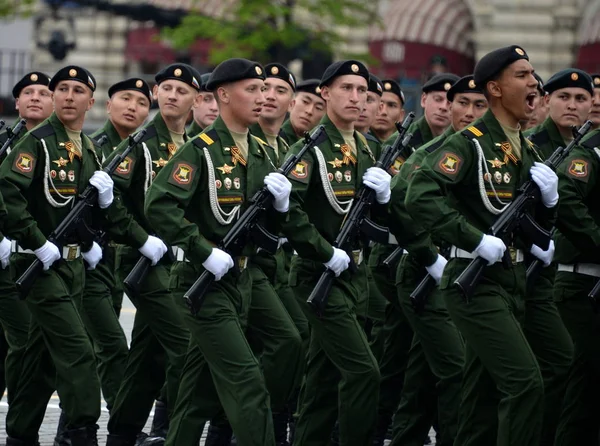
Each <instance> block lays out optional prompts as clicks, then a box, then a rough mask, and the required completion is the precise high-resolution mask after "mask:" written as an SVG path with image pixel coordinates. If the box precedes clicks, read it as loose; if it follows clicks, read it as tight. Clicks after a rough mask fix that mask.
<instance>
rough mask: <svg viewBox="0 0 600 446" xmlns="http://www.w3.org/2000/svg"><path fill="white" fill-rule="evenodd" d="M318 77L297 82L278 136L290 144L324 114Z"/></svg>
mask: <svg viewBox="0 0 600 446" xmlns="http://www.w3.org/2000/svg"><path fill="white" fill-rule="evenodd" d="M319 83H320V80H319V79H307V80H305V81H302V82H298V85H297V86H296V94H295V97H294V100H293V101H292V104H291V109H290V117H289V118H288V120H287V121H285V122H284V123H283V125H282V126H281V132H280V136H281V137H282V138H283V139H285V141H286V142H287V143H288V144H289V145H290V146H291V145H292V144H294V143H295V142H296V141H298V140H299V139H300V138H302V137H303V136H304V132H308V131H310V130H312V129H313V128H315V127H316V126H317V124H318V123H319V121H321V118H322V117H323V115H324V114H325V101H324V100H323V98H322V97H321V87H319Z"/></svg>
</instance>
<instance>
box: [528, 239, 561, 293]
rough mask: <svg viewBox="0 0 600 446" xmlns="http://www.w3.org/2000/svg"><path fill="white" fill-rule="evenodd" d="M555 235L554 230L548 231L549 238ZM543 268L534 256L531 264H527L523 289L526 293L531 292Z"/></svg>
mask: <svg viewBox="0 0 600 446" xmlns="http://www.w3.org/2000/svg"><path fill="white" fill-rule="evenodd" d="M555 233H556V228H552V230H551V231H550V238H552V237H554V234H555ZM543 267H544V264H543V263H542V261H541V260H540V259H538V258H537V257H535V256H534V258H533V260H532V262H531V263H530V264H529V267H527V272H526V273H525V277H526V285H525V289H526V290H527V292H528V293H531V292H532V291H533V286H534V285H535V282H536V281H537V279H538V277H539V276H540V273H541V272H542V268H543Z"/></svg>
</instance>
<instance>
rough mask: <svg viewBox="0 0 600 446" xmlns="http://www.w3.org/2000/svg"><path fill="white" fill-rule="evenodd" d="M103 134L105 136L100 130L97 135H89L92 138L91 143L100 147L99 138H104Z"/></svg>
mask: <svg viewBox="0 0 600 446" xmlns="http://www.w3.org/2000/svg"><path fill="white" fill-rule="evenodd" d="M105 136H106V133H104V132H102V133H100V134H99V135H96V136H90V139H91V140H92V143H93V144H94V146H96V147H98V148H100V147H102V145H101V144H100V140H101V139H102V138H104V137H105Z"/></svg>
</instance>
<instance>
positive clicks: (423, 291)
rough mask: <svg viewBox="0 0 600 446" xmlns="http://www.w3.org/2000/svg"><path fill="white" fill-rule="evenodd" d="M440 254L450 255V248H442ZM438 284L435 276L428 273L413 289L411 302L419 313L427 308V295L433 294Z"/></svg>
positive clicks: (446, 256) (443, 255)
mask: <svg viewBox="0 0 600 446" xmlns="http://www.w3.org/2000/svg"><path fill="white" fill-rule="evenodd" d="M440 255H441V256H442V257H445V258H448V256H449V255H450V249H449V248H444V249H442V250H441V251H440ZM436 286H437V282H436V281H435V279H434V278H433V276H432V275H431V274H429V273H427V274H426V275H425V277H423V279H421V281H420V282H419V284H418V285H417V287H416V288H415V289H414V290H413V292H412V293H410V302H411V303H412V305H413V307H414V308H415V310H416V311H417V313H420V312H422V311H423V309H424V308H425V303H426V302H427V297H428V296H429V295H430V294H431V292H432V291H433V290H434V289H435V287H436Z"/></svg>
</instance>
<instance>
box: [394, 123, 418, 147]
mask: <svg viewBox="0 0 600 446" xmlns="http://www.w3.org/2000/svg"><path fill="white" fill-rule="evenodd" d="M396 136H397V135H396ZM410 145H411V146H413V147H415V148H417V149H418V148H419V147H421V146H422V145H423V135H422V134H421V129H420V128H417V130H415V132H414V133H413V134H412V138H411V139H410Z"/></svg>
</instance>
